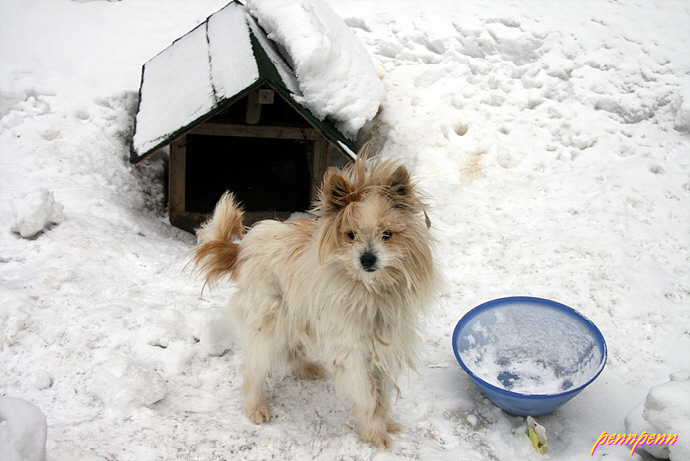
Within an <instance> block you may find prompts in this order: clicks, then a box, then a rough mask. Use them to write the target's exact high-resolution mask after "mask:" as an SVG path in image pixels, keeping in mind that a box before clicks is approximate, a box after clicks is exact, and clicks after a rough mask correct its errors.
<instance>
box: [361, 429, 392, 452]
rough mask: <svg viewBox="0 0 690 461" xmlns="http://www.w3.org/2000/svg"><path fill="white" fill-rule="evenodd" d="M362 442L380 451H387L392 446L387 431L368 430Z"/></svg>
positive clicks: (364, 432) (363, 434)
mask: <svg viewBox="0 0 690 461" xmlns="http://www.w3.org/2000/svg"><path fill="white" fill-rule="evenodd" d="M362 440H363V441H364V442H366V443H368V444H369V445H372V446H374V447H376V448H378V449H379V450H385V449H386V448H389V447H390V446H391V443H392V441H391V438H390V436H389V435H388V433H387V432H385V431H379V430H373V429H371V430H366V431H363V432H362Z"/></svg>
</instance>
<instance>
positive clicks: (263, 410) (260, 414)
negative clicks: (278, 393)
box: [244, 405, 271, 424]
mask: <svg viewBox="0 0 690 461" xmlns="http://www.w3.org/2000/svg"><path fill="white" fill-rule="evenodd" d="M244 411H245V413H247V417H248V418H249V419H250V420H251V421H252V422H253V423H256V424H261V423H265V422H266V421H268V420H269V419H271V409H270V408H268V406H267V405H256V406H251V407H245V409H244Z"/></svg>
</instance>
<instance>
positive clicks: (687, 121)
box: [673, 89, 690, 133]
mask: <svg viewBox="0 0 690 461" xmlns="http://www.w3.org/2000/svg"><path fill="white" fill-rule="evenodd" d="M673 126H674V128H675V129H676V130H678V131H685V132H688V133H690V89H688V90H686V91H685V92H683V93H682V94H681V95H680V98H679V101H678V108H677V110H676V120H675V123H674V124H673Z"/></svg>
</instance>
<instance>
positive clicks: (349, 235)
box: [345, 231, 356, 240]
mask: <svg viewBox="0 0 690 461" xmlns="http://www.w3.org/2000/svg"><path fill="white" fill-rule="evenodd" d="M345 235H347V238H348V239H349V240H354V239H355V237H356V234H355V233H354V232H352V231H350V232H348V233H347V234H345Z"/></svg>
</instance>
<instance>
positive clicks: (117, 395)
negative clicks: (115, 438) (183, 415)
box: [90, 357, 168, 412]
mask: <svg viewBox="0 0 690 461" xmlns="http://www.w3.org/2000/svg"><path fill="white" fill-rule="evenodd" d="M90 387H91V392H93V393H94V394H95V395H96V396H97V397H98V398H100V399H101V400H102V401H103V402H104V403H105V404H106V405H107V406H108V407H109V408H112V409H115V410H119V411H122V412H128V411H130V410H133V409H136V408H139V407H143V406H147V405H152V404H154V403H156V402H158V401H160V400H162V399H163V398H165V395H166V394H167V392H168V388H167V386H166V384H165V380H163V378H162V377H161V375H159V374H158V373H156V372H155V371H152V370H148V369H146V368H145V367H144V366H143V365H140V364H137V363H134V362H131V361H129V360H128V359H126V358H124V357H115V358H112V359H110V360H107V361H105V362H103V363H101V364H100V365H98V366H97V367H96V368H95V369H94V370H93V377H92V379H91V386H90Z"/></svg>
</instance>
